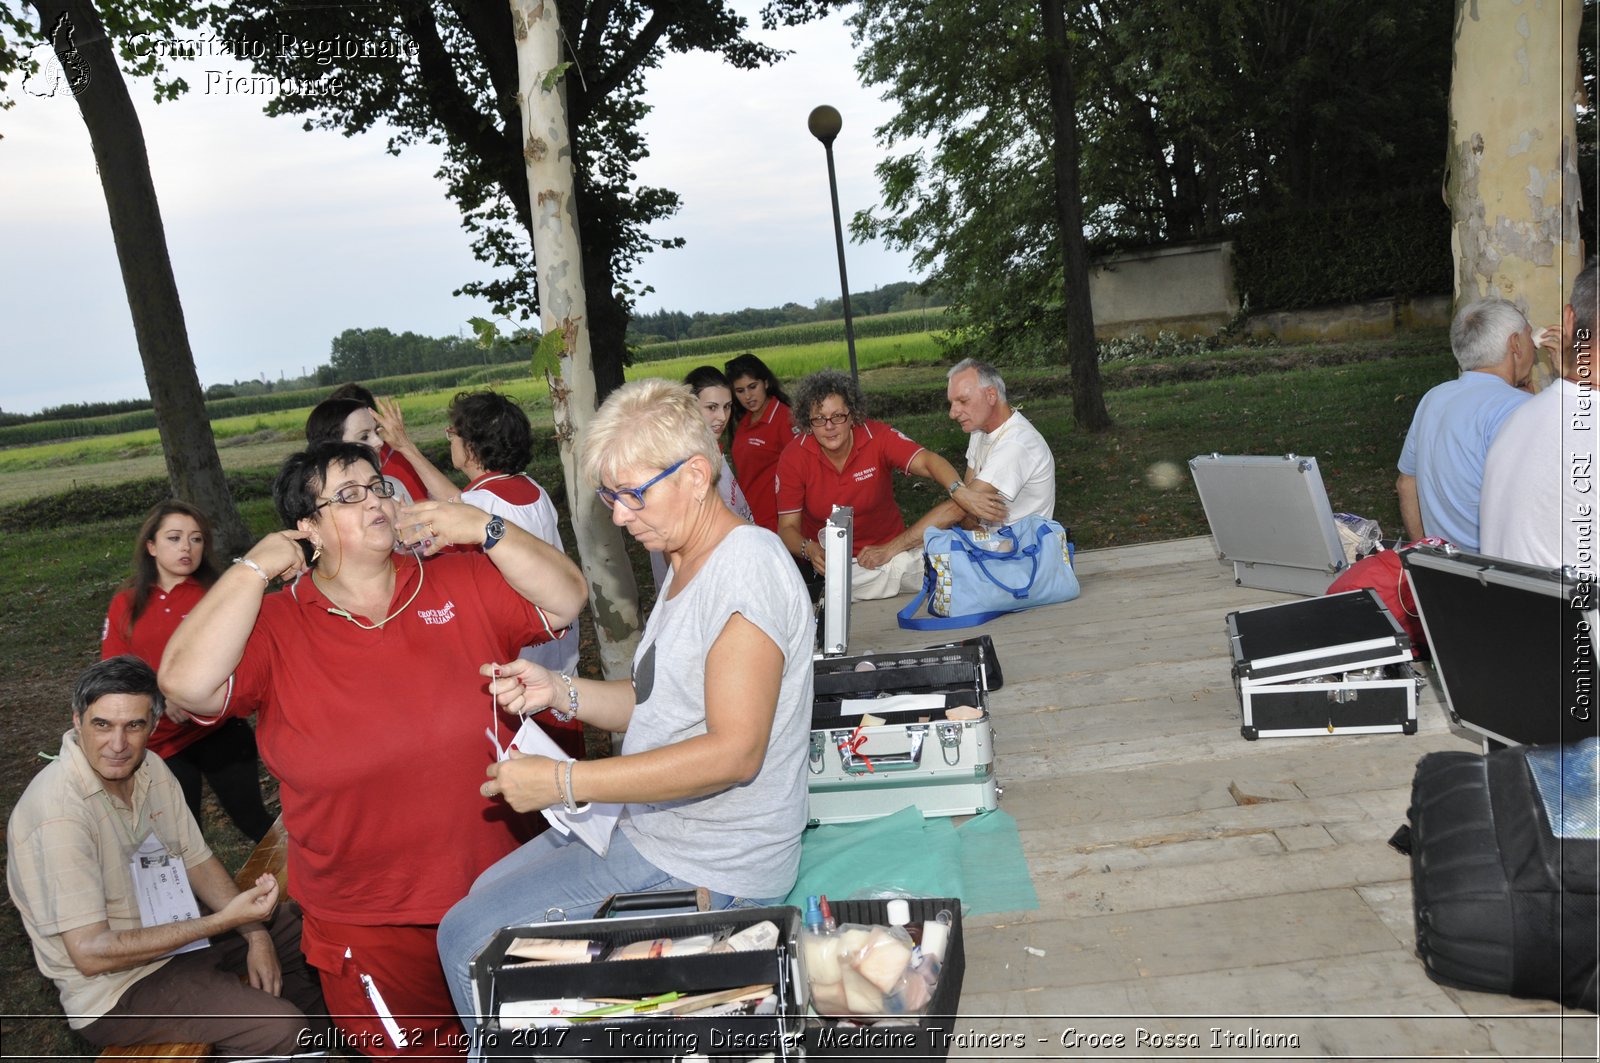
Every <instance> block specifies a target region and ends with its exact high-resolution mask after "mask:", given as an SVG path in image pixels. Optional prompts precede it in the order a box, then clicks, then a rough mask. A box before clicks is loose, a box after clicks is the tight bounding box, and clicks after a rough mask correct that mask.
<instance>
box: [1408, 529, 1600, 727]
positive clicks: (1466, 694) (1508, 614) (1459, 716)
mask: <svg viewBox="0 0 1600 1063" xmlns="http://www.w3.org/2000/svg"><path fill="white" fill-rule="evenodd" d="M1400 563H1401V564H1402V565H1404V566H1405V570H1406V578H1407V579H1408V580H1410V581H1411V591H1412V594H1413V595H1414V596H1415V598H1416V602H1417V611H1418V612H1419V613H1421V614H1422V629H1423V631H1424V632H1426V633H1427V636H1428V647H1429V649H1430V651H1431V652H1432V654H1433V664H1434V670H1435V671H1436V672H1437V673H1438V676H1439V684H1440V686H1441V687H1443V689H1444V696H1445V702H1446V703H1447V704H1448V705H1449V709H1450V716H1451V719H1452V720H1454V721H1455V722H1456V723H1457V724H1459V725H1460V726H1461V727H1463V728H1465V729H1466V730H1468V731H1471V732H1473V733H1474V734H1476V735H1478V736H1480V737H1481V738H1484V739H1488V740H1490V741H1493V742H1498V743H1500V744H1502V745H1543V744H1547V743H1553V742H1575V741H1578V740H1579V739H1582V738H1589V737H1593V736H1594V735H1595V734H1596V733H1597V732H1596V720H1597V719H1600V715H1597V711H1596V710H1597V706H1596V701H1595V699H1596V696H1597V695H1596V688H1595V658H1596V654H1595V639H1596V630H1595V629H1596V627H1597V626H1600V617H1597V614H1596V609H1595V605H1596V602H1595V593H1594V592H1595V581H1594V580H1593V579H1592V578H1591V579H1583V578H1581V577H1580V576H1579V575H1578V574H1577V573H1576V572H1575V571H1573V570H1571V569H1565V570H1560V569H1549V568H1536V567H1534V566H1532V565H1521V564H1517V563H1516V562H1513V561H1503V560H1501V559H1499V558H1494V557H1483V556H1479V555H1476V554H1468V553H1464V552H1462V551H1460V550H1458V549H1456V548H1455V547H1454V546H1448V545H1447V546H1443V547H1434V546H1417V547H1412V548H1410V549H1407V550H1402V551H1400Z"/></svg>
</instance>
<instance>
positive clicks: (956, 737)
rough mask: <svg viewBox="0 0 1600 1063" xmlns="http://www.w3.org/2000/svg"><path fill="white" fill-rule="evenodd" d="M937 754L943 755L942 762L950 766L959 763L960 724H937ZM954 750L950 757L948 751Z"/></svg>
mask: <svg viewBox="0 0 1600 1063" xmlns="http://www.w3.org/2000/svg"><path fill="white" fill-rule="evenodd" d="M938 732H939V755H940V756H942V757H944V762H945V763H946V764H948V765H950V766H951V767H955V766H956V765H957V764H960V763H961V724H959V723H941V724H939V725H938ZM952 750H954V751H955V756H954V757H953V758H952V757H951V755H950V753H951V751H952Z"/></svg>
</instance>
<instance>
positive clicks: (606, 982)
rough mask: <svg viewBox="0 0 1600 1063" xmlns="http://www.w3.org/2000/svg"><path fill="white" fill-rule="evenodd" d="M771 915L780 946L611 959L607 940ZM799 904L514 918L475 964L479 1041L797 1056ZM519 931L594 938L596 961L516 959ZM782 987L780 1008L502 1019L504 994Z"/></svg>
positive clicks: (512, 997)
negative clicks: (557, 1020) (511, 952)
mask: <svg viewBox="0 0 1600 1063" xmlns="http://www.w3.org/2000/svg"><path fill="white" fill-rule="evenodd" d="M763 921H771V922H772V923H775V924H776V925H777V927H778V940H777V943H776V944H775V945H774V946H773V947H772V948H763V949H757V950H754V951H749V952H724V953H705V952H702V953H698V954H695V955H687V956H673V955H670V954H668V955H657V956H649V957H645V958H640V959H626V960H611V959H605V958H603V955H604V950H605V949H609V948H617V947H621V946H625V945H629V944H634V943H637V942H649V941H652V940H654V939H658V938H685V937H691V936H695V935H701V934H726V933H729V932H737V931H739V930H742V929H744V928H746V927H750V926H753V925H755V924H756V923H760V922H763ZM799 933H800V910H799V909H798V908H792V907H777V908H733V909H727V910H723V911H703V912H689V913H684V914H678V915H660V914H652V915H647V916H633V917H619V918H613V919H584V920H575V921H570V922H552V923H532V924H528V925H523V926H508V927H506V928H505V929H503V930H501V931H500V932H499V933H498V934H496V935H495V936H494V938H492V939H491V940H490V942H489V944H488V946H487V947H485V948H484V950H483V952H482V953H480V954H479V955H478V957H477V959H475V960H474V961H473V962H472V980H473V987H474V990H475V992H476V993H477V997H478V1001H479V1008H480V1010H481V1011H482V1012H483V1013H484V1015H485V1016H486V1019H485V1021H484V1024H483V1025H482V1026H480V1027H479V1029H478V1031H477V1032H476V1035H475V1036H476V1044H477V1046H478V1048H479V1050H480V1051H481V1052H482V1054H483V1056H484V1057H485V1058H490V1059H574V1058H576V1059H612V1060H615V1059H680V1058H683V1057H685V1056H711V1057H746V1058H748V1057H751V1056H760V1057H766V1058H775V1059H792V1058H798V1057H799V1056H800V1055H802V1054H803V1048H802V1040H803V1035H804V1024H805V1014H806V1006H807V994H806V981H805V973H804V970H803V968H802V966H801V961H800V950H799V947H798V935H799ZM522 938H560V939H569V940H570V939H579V940H583V941H587V942H594V943H596V944H597V945H598V946H599V949H600V951H601V952H602V958H599V959H596V960H594V961H593V962H577V963H547V964H531V963H527V962H522V961H519V960H518V959H517V958H516V957H507V955H506V950H507V949H508V948H510V947H511V946H512V945H513V944H515V942H516V941H517V940H519V939H522ZM767 984H770V985H772V986H774V991H775V993H776V994H777V996H778V1001H779V1004H778V1008H777V1010H776V1013H775V1014H763V1015H748V1014H730V1015H684V1016H675V1015H651V1014H650V1013H649V1012H648V1011H643V1010H641V1011H637V1012H621V1013H618V1014H613V1015H609V1016H606V1017H604V1018H602V1019H594V1020H590V1021H586V1022H580V1023H566V1024H561V1025H521V1024H519V1022H518V1020H515V1019H512V1018H509V1017H506V1018H503V1014H504V1011H503V1009H504V1008H505V1006H506V1005H507V1004H511V1005H512V1006H513V1008H514V1007H515V1005H516V1004H517V1002H527V1001H542V1000H571V999H581V1000H594V999H596V998H600V999H608V998H614V999H619V1000H623V999H629V1000H632V999H644V998H648V997H653V996H657V995H661V994H666V993H673V992H677V993H681V994H684V995H685V996H691V995H697V994H702V993H709V992H715V991H720V990H733V989H737V988H740V987H744V986H751V985H767Z"/></svg>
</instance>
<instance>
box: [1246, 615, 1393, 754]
mask: <svg viewBox="0 0 1600 1063" xmlns="http://www.w3.org/2000/svg"><path fill="white" fill-rule="evenodd" d="M1228 644H1229V649H1230V652H1231V653H1232V656H1233V682H1234V689H1235V690H1236V692H1237V693H1238V695H1239V705H1240V708H1241V710H1242V712H1243V723H1242V725H1241V727H1240V729H1239V730H1240V733H1241V734H1243V735H1244V737H1245V738H1247V739H1250V740H1252V741H1254V740H1255V739H1257V738H1287V737H1298V736H1310V735H1330V734H1376V733H1380V732H1389V731H1400V732H1403V733H1405V734H1415V733H1416V731H1417V694H1418V688H1419V687H1420V685H1421V682H1422V680H1421V677H1420V676H1418V675H1417V673H1416V670H1415V669H1413V668H1412V667H1411V640H1410V639H1409V638H1408V637H1407V636H1406V633H1405V631H1404V630H1403V629H1402V628H1401V627H1400V625H1399V623H1397V622H1396V621H1395V619H1394V617H1393V616H1391V615H1390V614H1389V610H1388V609H1386V608H1385V607H1384V604H1383V602H1382V601H1381V600H1379V598H1378V596H1377V594H1376V593H1375V592H1374V591H1373V590H1372V588H1370V587H1363V588H1362V589H1360V590H1356V591H1349V592H1347V593H1345V594H1330V595H1328V596H1326V597H1323V598H1308V599H1306V600H1304V601H1297V602H1285V603H1283V604H1281V605H1265V606H1259V607H1257V608H1254V609H1241V610H1238V611H1237V612H1232V613H1229V614H1228Z"/></svg>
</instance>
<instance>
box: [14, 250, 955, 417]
mask: <svg viewBox="0 0 1600 1063" xmlns="http://www.w3.org/2000/svg"><path fill="white" fill-rule="evenodd" d="M944 303H945V300H944V299H943V298H942V297H941V296H939V295H937V294H934V293H927V292H922V291H921V290H919V288H918V286H917V285H915V284H911V283H908V282H901V283H896V284H886V285H884V286H883V287H881V288H875V289H873V290H872V291H870V292H851V293H850V310H851V313H852V315H853V316H855V317H858V318H865V317H870V316H873V315H881V314H889V313H894V312H896V311H909V310H923V309H928V308H932V307H942V306H943V305H944ZM843 317H844V310H843V304H842V301H841V300H838V299H818V300H817V301H816V303H815V304H814V305H812V306H811V307H804V306H801V305H800V304H799V303H787V304H785V305H783V306H774V307H767V308H765V309H756V308H749V309H745V310H737V311H733V312H731V313H726V314H707V313H695V314H685V313H683V312H682V311H677V310H659V311H657V312H655V313H653V314H641V315H639V316H637V317H635V318H634V321H633V324H632V325H631V326H630V327H629V329H628V346H629V347H630V348H634V349H637V348H641V347H645V346H647V345H650V344H660V343H669V342H674V341H682V340H689V339H704V338H708V337H712V336H724V335H727V334H729V333H735V332H748V331H751V330H758V329H768V328H775V327H778V326H781V325H804V324H811V323H814V322H828V321H832V322H833V323H834V325H833V330H834V331H837V332H838V336H839V337H840V338H841V339H842V337H843V335H844V333H843V328H844V326H843V324H842V319H843ZM870 328H871V326H867V325H862V326H859V327H858V330H857V335H868V334H869V333H868V332H865V331H862V330H863V329H870ZM901 331H904V330H903V329H902V330H901ZM813 338H814V339H819V340H820V339H828V338H832V332H831V331H830V332H826V333H821V334H814V335H813ZM536 339H537V335H529V334H525V333H520V334H513V335H511V336H509V337H503V338H501V339H499V340H497V341H495V343H494V345H493V346H491V347H482V346H479V344H478V341H477V339H476V337H469V336H439V337H434V336H422V335H419V334H417V333H415V332H401V333H399V334H396V333H393V332H390V331H389V330H388V329H386V328H370V329H359V328H353V329H345V330H344V331H343V332H341V333H340V334H339V335H338V336H335V337H334V339H333V342H332V344H331V345H330V348H329V352H328V353H329V358H328V361H327V363H326V364H324V365H319V366H317V367H316V369H314V370H312V371H311V372H310V373H308V374H306V375H304V376H296V377H285V378H281V379H278V380H268V379H262V380H235V381H233V382H232V383H229V384H212V385H211V386H210V387H208V388H206V390H205V397H206V399H207V409H208V411H209V412H210V413H211V415H212V416H213V417H216V416H229V415H232V414H236V413H245V412H249V413H255V412H264V411H266V410H270V409H288V408H292V405H293V403H295V402H304V400H305V395H304V394H303V393H304V392H306V391H310V390H314V389H317V388H332V387H335V386H337V385H339V384H343V383H346V382H349V381H362V382H367V383H370V382H373V381H376V380H381V379H383V378H386V377H398V376H409V375H411V374H414V373H437V372H442V371H445V370H460V369H471V368H474V367H476V368H478V369H483V368H486V367H489V366H497V365H508V364H510V363H513V362H521V361H525V360H527V359H528V358H529V357H531V356H532V354H533V342H534V341H535V340H536ZM788 342H791V341H790V340H782V339H773V340H772V341H771V343H760V342H755V343H752V342H750V341H749V340H743V341H742V342H741V343H739V344H738V345H737V349H739V350H743V349H745V348H748V347H760V346H771V345H772V344H781V343H788ZM721 349H724V348H722V347H719V348H718V350H721ZM672 353H673V352H667V351H660V350H656V351H652V352H649V353H643V352H639V353H638V357H640V358H641V360H645V361H648V360H650V359H652V358H665V357H670V356H671V354H672ZM681 353H688V348H687V347H686V348H684V349H683V351H682V352H681ZM285 394H289V395H293V396H294V398H293V399H280V400H278V401H273V402H258V403H255V404H251V406H250V407H248V408H245V409H237V410H229V411H228V413H220V412H219V410H218V408H217V407H216V406H215V405H213V403H214V401H215V400H221V399H251V398H256V399H259V398H261V397H263V396H268V395H271V396H282V395H285ZM152 413H153V412H152V408H151V405H150V400H149V399H122V400H119V401H116V402H71V403H66V404H64V405H61V406H51V407H48V408H46V409H43V410H40V411H39V412H38V413H7V412H5V411H0V428H5V427H9V426H14V425H24V424H37V423H43V422H64V421H65V422H70V421H89V420H91V419H95V418H105V419H106V420H104V421H102V422H100V424H101V427H94V428H90V427H85V428H82V429H71V430H66V431H62V430H60V429H59V428H57V429H53V430H51V431H41V432H28V433H21V434H19V433H0V446H3V445H7V444H15V443H19V442H24V441H27V442H34V441H38V440H42V439H60V438H65V437H70V436H76V435H99V434H102V433H103V432H105V431H107V430H108V429H109V427H110V425H111V424H113V423H115V424H123V425H137V426H140V427H153V426H154V424H155V421H154V419H153V415H152ZM123 415H134V416H132V417H131V418H129V419H126V420H116V418H119V417H122V416H123ZM138 415H145V416H138ZM127 430H128V429H127V428H117V429H116V431H127ZM23 437H27V438H26V439H24V438H23Z"/></svg>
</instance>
